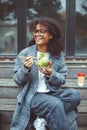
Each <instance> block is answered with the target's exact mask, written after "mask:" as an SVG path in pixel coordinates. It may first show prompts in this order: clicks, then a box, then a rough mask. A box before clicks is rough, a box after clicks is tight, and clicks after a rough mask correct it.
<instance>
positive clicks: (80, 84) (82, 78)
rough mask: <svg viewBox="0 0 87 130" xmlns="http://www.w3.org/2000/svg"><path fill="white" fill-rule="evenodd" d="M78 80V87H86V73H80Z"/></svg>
mask: <svg viewBox="0 0 87 130" xmlns="http://www.w3.org/2000/svg"><path fill="white" fill-rule="evenodd" d="M77 78H78V86H84V80H85V73H80V72H79V73H78V74H77Z"/></svg>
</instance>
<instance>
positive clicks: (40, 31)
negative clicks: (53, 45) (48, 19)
mask: <svg viewBox="0 0 87 130" xmlns="http://www.w3.org/2000/svg"><path fill="white" fill-rule="evenodd" d="M46 32H48V30H46V29H40V30H36V29H35V30H33V34H34V35H35V34H36V33H38V34H40V35H44V34H45V33H46Z"/></svg>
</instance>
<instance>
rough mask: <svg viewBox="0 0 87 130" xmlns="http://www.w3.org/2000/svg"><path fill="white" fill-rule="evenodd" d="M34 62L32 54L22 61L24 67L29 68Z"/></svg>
mask: <svg viewBox="0 0 87 130" xmlns="http://www.w3.org/2000/svg"><path fill="white" fill-rule="evenodd" d="M33 62H34V58H33V57H32V56H27V57H26V59H25V61H24V67H25V68H27V69H30V68H31V66H32V64H33Z"/></svg>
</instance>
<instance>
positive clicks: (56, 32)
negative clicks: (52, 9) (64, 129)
mask: <svg viewBox="0 0 87 130" xmlns="http://www.w3.org/2000/svg"><path fill="white" fill-rule="evenodd" d="M37 24H41V25H43V26H45V27H47V28H48V31H49V33H50V34H52V36H53V38H52V39H50V41H49V43H48V48H47V51H48V52H49V53H50V54H52V55H59V54H60V52H61V51H63V50H64V45H63V43H62V42H61V32H60V28H59V25H58V22H57V21H56V20H54V19H51V18H46V17H40V18H36V19H34V20H33V21H31V22H30V24H29V31H30V32H31V33H32V32H33V30H35V28H36V26H37ZM33 44H35V41H34V39H32V40H30V41H29V46H30V45H33Z"/></svg>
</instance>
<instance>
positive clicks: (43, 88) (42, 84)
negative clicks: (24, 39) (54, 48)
mask: <svg viewBox="0 0 87 130" xmlns="http://www.w3.org/2000/svg"><path fill="white" fill-rule="evenodd" d="M39 55H40V52H39V51H38V52H37V57H39ZM44 58H46V59H49V53H48V52H47V53H45V57H44ZM38 71H39V70H38ZM37 92H41V93H42V92H49V89H48V88H47V86H46V83H45V74H43V73H41V72H40V71H39V84H38V89H37Z"/></svg>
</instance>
